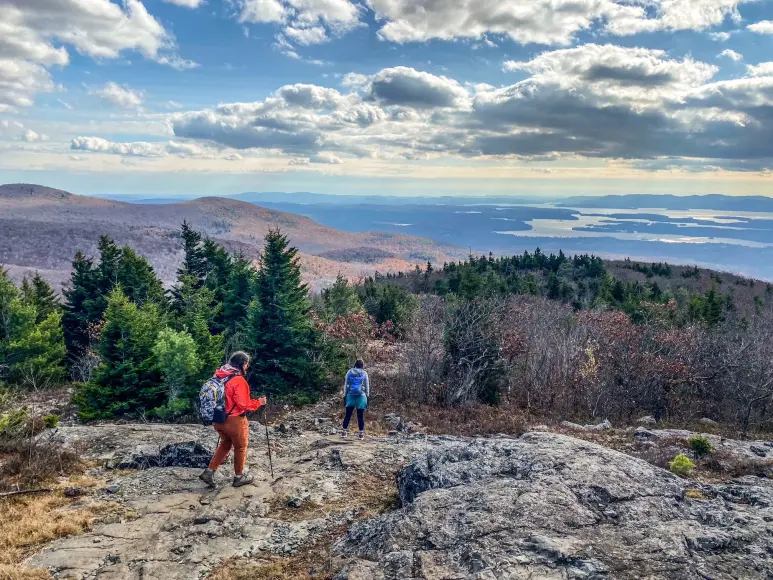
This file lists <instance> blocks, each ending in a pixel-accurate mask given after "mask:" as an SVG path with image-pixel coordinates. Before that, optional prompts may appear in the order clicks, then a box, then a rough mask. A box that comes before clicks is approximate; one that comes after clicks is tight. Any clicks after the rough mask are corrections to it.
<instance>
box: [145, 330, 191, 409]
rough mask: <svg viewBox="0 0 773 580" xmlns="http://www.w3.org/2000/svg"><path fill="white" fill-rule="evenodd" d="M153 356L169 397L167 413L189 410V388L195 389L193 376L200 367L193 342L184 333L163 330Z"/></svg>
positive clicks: (154, 347)
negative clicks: (192, 386)
mask: <svg viewBox="0 0 773 580" xmlns="http://www.w3.org/2000/svg"><path fill="white" fill-rule="evenodd" d="M153 354H154V355H155V357H156V361H157V364H158V370H159V371H160V372H161V375H162V376H163V377H164V388H165V389H166V391H167V397H168V400H167V403H166V410H168V411H170V412H171V413H172V414H179V413H184V412H185V411H188V410H190V409H191V408H192V406H191V402H192V401H191V399H190V396H189V393H190V391H191V385H192V384H193V385H195V386H198V385H197V384H196V377H197V376H198V374H199V372H200V371H201V367H202V361H201V359H200V358H199V354H198V349H197V348H196V341H195V340H193V337H192V336H191V335H190V334H188V333H187V332H184V331H183V332H176V331H174V330H172V329H171V328H164V329H162V330H161V332H159V333H158V338H157V339H156V344H155V345H154V346H153ZM196 391H198V389H196Z"/></svg>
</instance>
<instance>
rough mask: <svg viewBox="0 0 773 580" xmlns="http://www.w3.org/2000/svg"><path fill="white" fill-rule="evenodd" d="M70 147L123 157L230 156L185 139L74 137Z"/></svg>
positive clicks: (209, 157)
mask: <svg viewBox="0 0 773 580" xmlns="http://www.w3.org/2000/svg"><path fill="white" fill-rule="evenodd" d="M70 149H71V150H73V151H86V152H89V153H106V154H112V155H121V156H123V157H149V158H153V157H169V156H175V157H194V158H207V159H212V158H226V157H228V158H232V156H231V154H230V153H227V154H225V155H223V153H222V152H221V151H219V150H217V149H212V148H207V147H204V146H202V145H201V144H199V143H192V142H187V141H168V142H166V143H149V142H145V141H136V142H130V143H120V142H115V141H109V140H107V139H102V138H101V137H76V138H74V139H73V140H72V141H71V142H70Z"/></svg>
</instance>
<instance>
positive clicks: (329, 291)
mask: <svg viewBox="0 0 773 580" xmlns="http://www.w3.org/2000/svg"><path fill="white" fill-rule="evenodd" d="M322 300H323V301H324V303H325V311H326V315H327V318H328V319H330V320H334V319H335V318H338V317H339V316H348V315H349V314H352V313H355V312H362V310H363V308H362V302H360V297H359V295H358V294H357V290H356V289H355V288H354V287H353V286H350V285H349V282H348V281H347V280H346V278H344V277H343V276H342V275H341V274H338V276H337V277H336V281H335V283H334V284H333V285H332V286H331V287H330V288H325V289H324V290H322Z"/></svg>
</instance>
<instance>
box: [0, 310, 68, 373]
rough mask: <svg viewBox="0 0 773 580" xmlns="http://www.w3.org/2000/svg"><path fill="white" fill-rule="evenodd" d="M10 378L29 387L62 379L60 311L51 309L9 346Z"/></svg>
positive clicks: (62, 346)
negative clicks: (51, 310)
mask: <svg viewBox="0 0 773 580" xmlns="http://www.w3.org/2000/svg"><path fill="white" fill-rule="evenodd" d="M8 350H9V357H8V358H9V361H11V364H10V365H9V378H10V380H11V381H12V382H14V383H16V384H18V385H21V386H22V387H28V388H30V387H31V388H41V387H49V386H54V385H57V384H59V383H61V381H62V380H63V379H64V375H65V369H64V357H65V354H66V352H67V351H66V349H65V346H64V334H63V333H62V313H61V312H51V313H50V314H49V315H48V316H47V317H46V318H44V319H43V320H41V321H40V322H39V323H37V324H35V325H34V326H33V327H31V328H29V329H26V330H25V332H24V333H23V334H22V335H21V336H19V337H18V338H17V339H16V340H15V341H14V342H12V343H11V344H10V346H9V349H8Z"/></svg>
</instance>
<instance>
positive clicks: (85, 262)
mask: <svg viewBox="0 0 773 580" xmlns="http://www.w3.org/2000/svg"><path fill="white" fill-rule="evenodd" d="M98 295H99V272H98V271H97V268H96V267H95V266H94V262H93V261H92V260H91V259H89V258H86V256H84V255H83V253H82V252H78V253H76V254H75V259H74V260H73V263H72V274H71V277H70V283H69V286H68V287H67V288H66V289H65V290H64V297H65V304H64V315H63V316H62V326H63V328H64V340H65V344H66V345H67V355H68V358H69V359H70V360H75V359H77V358H79V357H81V356H83V355H84V354H85V353H86V351H87V350H88V349H89V346H90V343H91V340H90V335H89V326H90V325H91V324H98V323H99V321H100V319H101V317H102V313H101V312H100V311H99V304H98V303H97V300H96V299H97V297H98Z"/></svg>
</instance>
